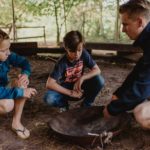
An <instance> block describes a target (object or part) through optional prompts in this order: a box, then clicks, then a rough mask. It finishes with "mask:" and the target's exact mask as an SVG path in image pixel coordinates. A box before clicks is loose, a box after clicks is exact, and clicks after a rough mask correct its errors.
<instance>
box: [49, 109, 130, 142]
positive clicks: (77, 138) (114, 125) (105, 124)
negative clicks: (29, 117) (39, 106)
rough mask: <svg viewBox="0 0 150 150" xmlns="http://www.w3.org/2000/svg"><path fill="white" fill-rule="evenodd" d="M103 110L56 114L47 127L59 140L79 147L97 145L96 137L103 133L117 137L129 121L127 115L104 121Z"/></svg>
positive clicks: (78, 110) (82, 110)
mask: <svg viewBox="0 0 150 150" xmlns="http://www.w3.org/2000/svg"><path fill="white" fill-rule="evenodd" d="M103 109H104V107H103V106H92V107H89V108H77V109H72V110H69V111H66V112H63V113H60V114H58V115H57V116H55V117H54V118H53V119H51V121H50V122H49V123H48V125H49V127H50V128H51V129H52V130H53V131H54V132H55V133H56V134H57V135H58V137H60V139H61V140H65V141H67V142H73V143H77V144H79V145H85V144H86V145H90V144H91V143H92V142H93V140H95V143H98V142H99V138H97V137H98V135H101V134H102V133H103V132H104V131H106V132H112V133H113V136H114V135H117V134H119V133H120V132H121V131H122V130H123V129H124V128H125V127H126V126H127V124H128V123H129V121H130V119H131V118H130V116H129V114H127V113H123V114H120V115H118V116H116V117H111V118H109V119H105V118H104V117H103Z"/></svg>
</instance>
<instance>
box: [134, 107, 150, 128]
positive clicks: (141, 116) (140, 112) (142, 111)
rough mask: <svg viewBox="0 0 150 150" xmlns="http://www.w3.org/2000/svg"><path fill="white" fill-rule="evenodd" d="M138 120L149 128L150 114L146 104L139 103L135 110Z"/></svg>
mask: <svg viewBox="0 0 150 150" xmlns="http://www.w3.org/2000/svg"><path fill="white" fill-rule="evenodd" d="M133 113H134V116H135V119H136V121H137V122H138V123H139V124H140V125H141V126H142V127H144V128H147V121H148V118H147V117H148V114H147V111H146V108H145V104H144V105H143V104H141V105H138V106H137V107H136V108H135V109H134V111H133Z"/></svg>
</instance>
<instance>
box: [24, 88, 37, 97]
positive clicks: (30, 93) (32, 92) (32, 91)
mask: <svg viewBox="0 0 150 150" xmlns="http://www.w3.org/2000/svg"><path fill="white" fill-rule="evenodd" d="M36 94H37V91H36V89H34V88H25V89H24V95H23V96H24V97H25V98H31V97H32V96H34V95H36Z"/></svg>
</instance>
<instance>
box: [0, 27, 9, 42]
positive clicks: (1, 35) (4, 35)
mask: <svg viewBox="0 0 150 150" xmlns="http://www.w3.org/2000/svg"><path fill="white" fill-rule="evenodd" d="M7 39H9V36H8V34H7V33H6V32H4V31H3V30H1V29H0V43H1V42H2V41H3V40H7Z"/></svg>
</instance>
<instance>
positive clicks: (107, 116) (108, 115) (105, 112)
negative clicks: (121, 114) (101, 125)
mask: <svg viewBox="0 0 150 150" xmlns="http://www.w3.org/2000/svg"><path fill="white" fill-rule="evenodd" d="M103 115H104V118H106V119H109V118H110V117H111V115H110V114H109V112H108V110H107V107H105V108H104V110H103Z"/></svg>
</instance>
